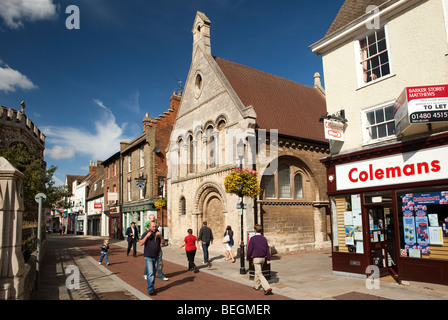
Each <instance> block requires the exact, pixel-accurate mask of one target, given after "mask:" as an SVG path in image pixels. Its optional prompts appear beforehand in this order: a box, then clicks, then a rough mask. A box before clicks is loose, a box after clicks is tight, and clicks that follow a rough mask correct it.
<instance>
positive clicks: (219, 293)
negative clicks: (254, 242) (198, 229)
mask: <svg viewBox="0 0 448 320" xmlns="http://www.w3.org/2000/svg"><path fill="white" fill-rule="evenodd" d="M100 244H101V239H100V238H99V237H96V238H92V237H76V236H69V235H62V236H60V235H50V236H48V239H47V245H46V246H47V247H46V250H45V257H44V259H43V263H42V267H41V270H42V271H41V274H40V276H39V278H40V281H39V287H38V290H37V291H36V292H34V294H33V295H32V299H38V300H92V299H93V300H137V299H152V300H257V301H258V300H260V301H262V300H266V301H272V300H290V298H288V297H286V296H283V295H280V294H273V295H269V296H265V295H264V294H263V291H262V290H259V291H255V290H254V289H253V288H252V287H251V286H248V285H246V284H242V283H239V282H236V281H232V280H228V279H224V278H223V277H218V276H214V275H212V274H210V272H204V271H205V270H204V268H206V266H204V265H199V266H198V267H199V270H200V272H198V273H194V272H192V271H187V267H186V266H187V261H186V258H185V265H181V264H178V263H173V262H170V261H167V260H164V266H163V271H164V273H165V276H166V277H168V278H169V281H161V280H159V279H158V278H156V283H155V288H156V295H153V296H149V295H148V294H147V283H146V280H145V279H144V278H143V271H144V257H143V254H142V252H141V251H140V252H138V253H137V257H133V256H132V254H131V255H129V256H127V255H126V248H125V247H123V246H120V245H116V244H113V243H111V244H110V248H111V249H110V253H109V260H110V262H111V263H110V265H109V266H105V261H104V260H103V263H102V266H99V265H98V260H99V258H100V249H99V246H100ZM139 249H141V248H139ZM182 253H183V251H182V250H179V256H182ZM183 256H185V255H183ZM95 264H97V265H96V266H95ZM72 265H76V266H78V267H79V269H80V271H81V281H80V288H79V289H77V290H69V289H68V288H67V287H66V283H65V281H66V279H67V277H68V276H69V275H70V274H69V272H67V271H66V268H67V267H69V266H72ZM105 269H107V273H105V271H106V270H105ZM238 270H239V267H238V266H236V265H235V272H238ZM207 271H208V270H207ZM111 275H113V276H115V277H116V278H119V279H120V280H121V281H122V282H121V284H122V286H119V285H117V284H116V283H114V281H112V280H111V278H110V276H111ZM246 277H248V275H247V276H246ZM131 288H133V289H135V290H137V291H138V292H136V291H135V290H131Z"/></svg>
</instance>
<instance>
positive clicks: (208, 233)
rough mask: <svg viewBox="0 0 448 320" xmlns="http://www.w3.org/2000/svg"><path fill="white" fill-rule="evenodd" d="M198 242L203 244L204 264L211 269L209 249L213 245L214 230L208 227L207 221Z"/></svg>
mask: <svg viewBox="0 0 448 320" xmlns="http://www.w3.org/2000/svg"><path fill="white" fill-rule="evenodd" d="M198 241H200V242H201V244H202V251H203V252H204V263H205V264H207V265H208V266H209V267H210V263H209V261H208V247H209V246H210V245H211V244H213V232H212V229H210V228H209V227H207V221H204V222H202V228H201V230H199V235H198Z"/></svg>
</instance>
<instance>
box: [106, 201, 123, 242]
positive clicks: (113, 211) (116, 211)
mask: <svg viewBox="0 0 448 320" xmlns="http://www.w3.org/2000/svg"><path fill="white" fill-rule="evenodd" d="M120 208H121V207H120V206H109V210H108V211H106V212H105V213H106V215H107V216H108V217H109V237H110V238H113V239H123V233H122V221H121V210H120Z"/></svg>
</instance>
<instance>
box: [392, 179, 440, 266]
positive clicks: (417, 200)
mask: <svg viewBox="0 0 448 320" xmlns="http://www.w3.org/2000/svg"><path fill="white" fill-rule="evenodd" d="M397 197H398V208H399V211H400V214H399V232H400V255H401V256H402V257H410V258H422V259H442V260H448V187H444V188H437V189H436V188H425V189H418V190H416V189H414V190H402V191H399V192H397Z"/></svg>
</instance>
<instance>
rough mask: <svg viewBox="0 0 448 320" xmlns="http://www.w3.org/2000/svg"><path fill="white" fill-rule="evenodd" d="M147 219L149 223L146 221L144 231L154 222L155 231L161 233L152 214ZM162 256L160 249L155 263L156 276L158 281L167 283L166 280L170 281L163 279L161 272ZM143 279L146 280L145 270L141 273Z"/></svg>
mask: <svg viewBox="0 0 448 320" xmlns="http://www.w3.org/2000/svg"><path fill="white" fill-rule="evenodd" d="M148 218H149V221H146V223H145V230H146V229H147V228H148V226H149V224H150V223H151V222H154V223H155V224H156V229H157V230H158V231H159V232H162V231H161V228H162V227H160V226H159V225H158V224H157V221H156V217H155V216H154V215H153V214H150V215H149V217H148ZM162 256H163V250H162V248H160V253H159V257H158V259H157V263H156V270H157V276H158V277H159V279H160V280H162V281H168V280H170V279H169V278H167V277H165V275H164V274H163V271H162V268H163V261H162ZM143 278H144V279H145V280H146V278H147V274H146V268H145V271H144V272H143Z"/></svg>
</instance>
